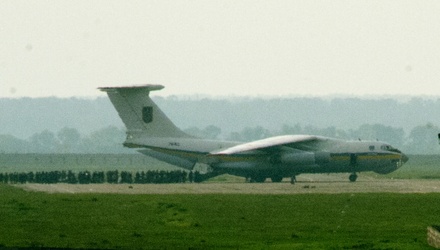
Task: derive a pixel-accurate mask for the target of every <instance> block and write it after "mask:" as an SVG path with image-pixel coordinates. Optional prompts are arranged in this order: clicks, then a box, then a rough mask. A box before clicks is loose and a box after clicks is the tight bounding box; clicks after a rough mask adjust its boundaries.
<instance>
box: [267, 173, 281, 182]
mask: <svg viewBox="0 0 440 250" xmlns="http://www.w3.org/2000/svg"><path fill="white" fill-rule="evenodd" d="M270 179H271V180H272V182H281V181H282V180H283V176H282V175H276V176H272V177H270Z"/></svg>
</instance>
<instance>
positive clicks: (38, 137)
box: [0, 123, 440, 154]
mask: <svg viewBox="0 0 440 250" xmlns="http://www.w3.org/2000/svg"><path fill="white" fill-rule="evenodd" d="M184 131H185V132H186V133H188V134H191V135H193V136H197V137H200V138H205V139H214V140H215V139H218V140H229V141H239V142H247V141H253V140H259V139H263V138H267V137H270V136H276V135H285V134H313V135H321V136H327V137H335V138H341V139H347V140H380V141H385V142H388V143H390V144H392V145H393V146H395V147H397V148H399V149H401V150H403V151H404V152H406V153H409V154H436V153H439V150H440V147H439V145H438V139H437V133H439V132H440V128H439V127H438V126H436V125H434V124H432V123H427V124H423V125H419V126H416V127H414V128H413V129H412V130H411V131H410V132H409V134H407V133H405V131H404V130H403V128H399V127H392V126H386V125H382V124H363V125H361V126H360V127H358V128H357V129H346V130H344V129H340V128H336V127H335V126H329V127H325V128H319V127H316V126H313V125H307V126H303V125H300V124H294V125H288V124H284V125H282V126H281V127H280V128H279V129H277V130H269V129H267V128H264V127H262V126H254V127H245V128H243V129H242V130H241V131H238V132H232V133H230V134H228V135H223V134H222V130H221V129H220V128H219V127H217V126H214V125H209V126H206V127H205V128H202V129H201V128H198V127H190V128H187V129H184ZM124 140H125V129H122V128H117V127H114V126H109V127H106V128H103V129H101V130H98V131H95V132H93V133H91V134H90V135H89V136H83V135H81V134H80V133H79V132H78V130H76V129H74V128H68V127H65V128H63V129H61V130H60V131H58V132H57V133H53V132H51V131H48V130H44V131H42V132H40V133H36V134H34V135H32V136H31V137H30V138H28V139H27V140H23V139H18V138H16V137H14V136H11V135H0V153H43V154H53V153H55V154H57V153H59V154H64V153H73V154H81V153H105V154H120V153H136V151H135V150H132V149H127V148H124V147H123V146H122V143H123V141H124Z"/></svg>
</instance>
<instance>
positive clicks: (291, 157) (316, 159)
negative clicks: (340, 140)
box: [271, 151, 330, 165]
mask: <svg viewBox="0 0 440 250" xmlns="http://www.w3.org/2000/svg"><path fill="white" fill-rule="evenodd" d="M329 161H330V153H327V152H304V151H302V152H295V153H290V152H289V153H283V154H280V155H277V156H276V157H273V158H271V162H272V163H281V164H287V165H313V164H318V165H319V164H322V163H327V162H329Z"/></svg>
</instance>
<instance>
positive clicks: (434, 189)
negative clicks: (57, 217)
mask: <svg viewBox="0 0 440 250" xmlns="http://www.w3.org/2000/svg"><path fill="white" fill-rule="evenodd" d="M284 181H285V182H282V183H270V182H268V183H236V182H235V183H230V182H229V183H221V182H206V183H197V184H196V183H183V184H87V185H82V184H76V185H72V184H24V185H23V184H20V185H16V186H17V187H21V188H24V189H26V190H29V191H38V192H47V193H72V194H73V193H121V194H216V193H217V194H220V193H225V194H304V193H325V194H331V193H382V192H386V193H439V192H440V180H393V179H376V178H373V177H367V176H364V177H360V178H359V179H358V181H356V182H354V183H351V182H349V181H348V180H347V178H346V176H345V175H301V176H298V182H297V183H296V184H294V185H292V184H290V183H289V182H288V179H285V180H284Z"/></svg>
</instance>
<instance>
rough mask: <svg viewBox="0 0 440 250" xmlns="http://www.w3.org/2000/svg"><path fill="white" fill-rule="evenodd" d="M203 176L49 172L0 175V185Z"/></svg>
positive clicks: (198, 179) (189, 179)
mask: <svg viewBox="0 0 440 250" xmlns="http://www.w3.org/2000/svg"><path fill="white" fill-rule="evenodd" d="M203 180H204V178H203V175H202V174H200V173H199V172H198V171H196V172H194V173H193V172H186V171H181V170H175V171H163V170H162V171H156V170H149V171H146V172H145V171H142V172H136V173H135V174H134V175H133V173H132V172H128V171H121V172H119V171H117V170H115V171H107V172H104V171H95V172H90V171H83V172H78V173H74V172H73V171H71V170H69V171H50V172H36V173H34V172H28V173H0V183H10V184H17V183H22V184H24V183H42V184H53V183H69V184H78V183H79V184H89V183H139V184H145V183H185V182H201V181H203Z"/></svg>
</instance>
